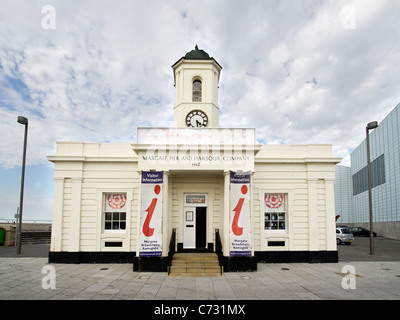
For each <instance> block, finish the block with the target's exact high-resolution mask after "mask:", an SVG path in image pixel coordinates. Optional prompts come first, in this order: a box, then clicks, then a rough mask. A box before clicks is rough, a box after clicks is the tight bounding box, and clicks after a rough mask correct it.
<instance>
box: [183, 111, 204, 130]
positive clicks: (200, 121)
mask: <svg viewBox="0 0 400 320" xmlns="http://www.w3.org/2000/svg"><path fill="white" fill-rule="evenodd" d="M207 124H208V118H207V115H206V114H205V113H204V112H203V111H200V110H193V111H190V112H189V114H188V115H187V116H186V125H187V126H188V127H192V128H203V127H207Z"/></svg>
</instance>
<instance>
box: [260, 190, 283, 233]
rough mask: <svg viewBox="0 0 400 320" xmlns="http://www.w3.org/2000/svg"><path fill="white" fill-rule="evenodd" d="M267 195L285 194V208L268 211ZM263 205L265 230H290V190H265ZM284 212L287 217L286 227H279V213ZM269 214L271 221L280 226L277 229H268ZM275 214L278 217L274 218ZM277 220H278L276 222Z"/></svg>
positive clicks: (281, 231)
mask: <svg viewBox="0 0 400 320" xmlns="http://www.w3.org/2000/svg"><path fill="white" fill-rule="evenodd" d="M267 195H283V197H284V199H283V202H284V208H285V210H284V211H283V210H277V211H269V212H267V211H266V203H265V198H266V196H267ZM262 205H263V210H262V212H263V215H262V218H263V226H264V227H263V229H264V231H265V232H278V233H279V232H280V233H287V232H288V225H289V223H288V219H289V193H288V192H282V191H277V192H270V191H264V192H262ZM282 214H284V216H285V219H284V220H283V221H284V229H279V222H280V219H278V217H279V215H282ZM267 215H269V217H270V218H269V219H268V220H269V222H270V223H271V224H272V223H277V226H278V228H277V229H267V227H266V224H267V220H266V217H267ZM273 215H275V217H276V219H272V216H273ZM275 221H276V222H275Z"/></svg>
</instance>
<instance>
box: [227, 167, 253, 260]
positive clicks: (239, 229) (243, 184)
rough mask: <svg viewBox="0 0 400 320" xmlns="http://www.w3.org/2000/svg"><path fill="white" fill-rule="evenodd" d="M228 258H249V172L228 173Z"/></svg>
mask: <svg viewBox="0 0 400 320" xmlns="http://www.w3.org/2000/svg"><path fill="white" fill-rule="evenodd" d="M230 180H231V183H230V189H231V190H230V191H231V192H230V217H229V218H230V256H242V257H243V256H251V234H250V227H251V225H250V172H243V173H237V172H233V171H231V172H230Z"/></svg>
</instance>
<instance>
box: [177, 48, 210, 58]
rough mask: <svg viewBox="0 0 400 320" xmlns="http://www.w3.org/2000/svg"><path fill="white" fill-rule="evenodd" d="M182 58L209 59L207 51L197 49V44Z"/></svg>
mask: <svg viewBox="0 0 400 320" xmlns="http://www.w3.org/2000/svg"><path fill="white" fill-rule="evenodd" d="M183 58H184V59H185V60H211V58H210V56H209V55H208V53H207V52H205V51H204V50H201V49H199V47H198V46H197V45H196V46H195V47H194V50H192V51H189V52H188V53H186V55H185V56H184V57H183Z"/></svg>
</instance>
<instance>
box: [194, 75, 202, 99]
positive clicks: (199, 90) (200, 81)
mask: <svg viewBox="0 0 400 320" xmlns="http://www.w3.org/2000/svg"><path fill="white" fill-rule="evenodd" d="M195 83H200V89H197V90H196V91H195ZM195 92H196V95H195ZM202 101H203V81H202V80H201V79H199V78H194V79H193V81H192V102H202Z"/></svg>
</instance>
